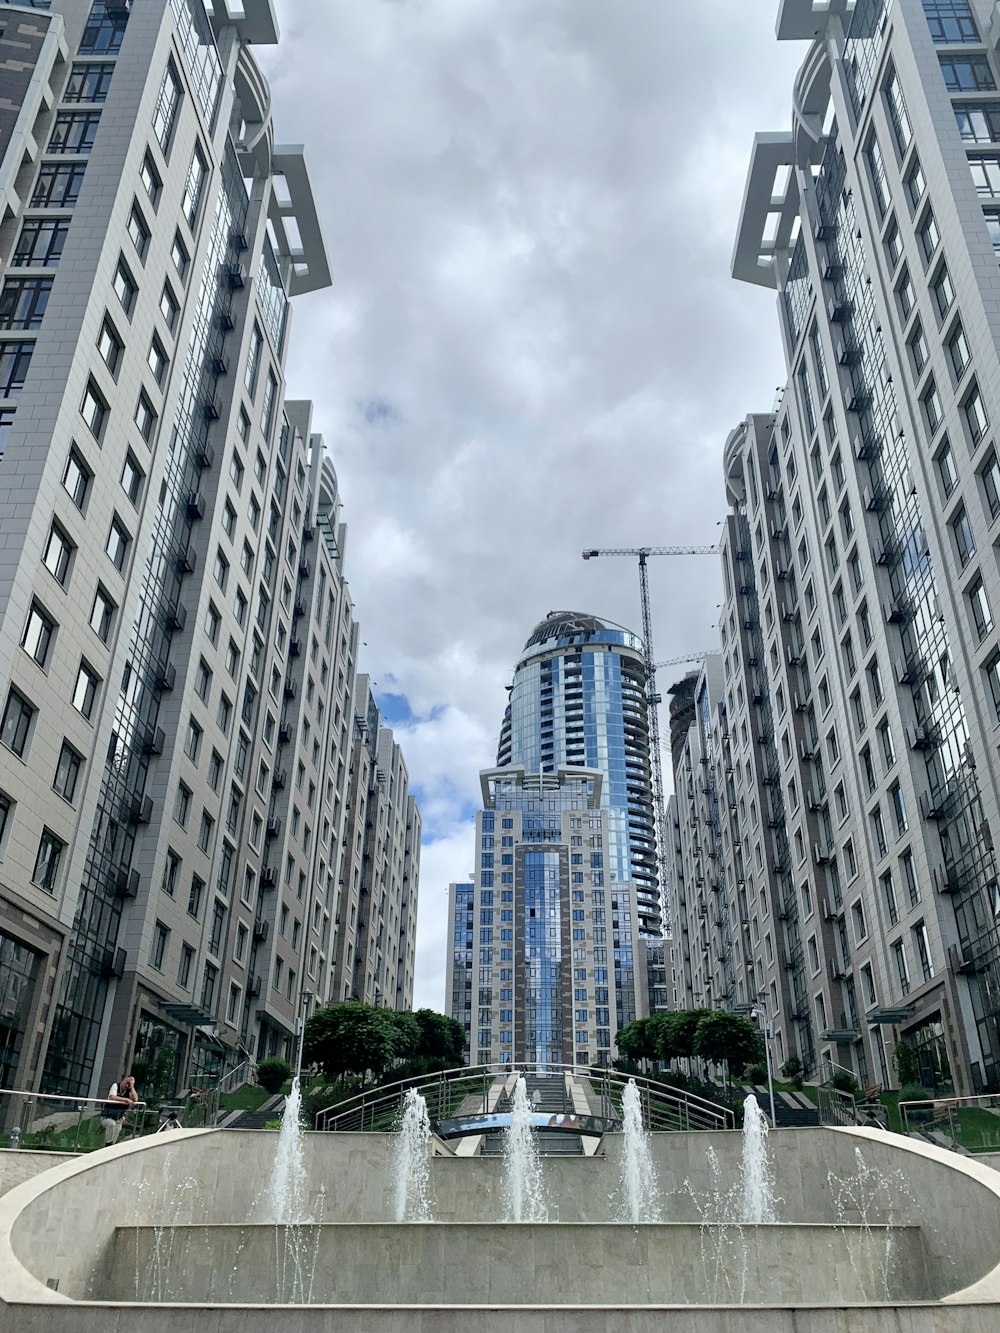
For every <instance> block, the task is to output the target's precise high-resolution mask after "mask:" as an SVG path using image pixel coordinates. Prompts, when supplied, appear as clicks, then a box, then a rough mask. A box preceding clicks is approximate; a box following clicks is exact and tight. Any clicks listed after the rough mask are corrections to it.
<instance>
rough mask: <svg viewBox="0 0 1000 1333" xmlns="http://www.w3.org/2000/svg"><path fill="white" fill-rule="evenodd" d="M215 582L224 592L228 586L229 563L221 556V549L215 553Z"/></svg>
mask: <svg viewBox="0 0 1000 1333" xmlns="http://www.w3.org/2000/svg"><path fill="white" fill-rule="evenodd" d="M215 581H216V583H217V584H218V585H219V587H220V588H221V589H222V591H223V592H225V591H226V588H227V586H228V584H229V561H228V560H227V559H226V557H225V556H224V555H223V553H222V551H221V549H220V550H217V551H216V553H215Z"/></svg>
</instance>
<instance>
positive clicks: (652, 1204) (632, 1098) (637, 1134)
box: [622, 1078, 660, 1222]
mask: <svg viewBox="0 0 1000 1333" xmlns="http://www.w3.org/2000/svg"><path fill="white" fill-rule="evenodd" d="M622 1133H623V1151H622V1191H623V1193H624V1195H625V1221H626V1222H659V1220H660V1201H659V1189H658V1187H657V1183H656V1167H655V1166H654V1165H653V1155H652V1153H651V1151H650V1144H649V1135H648V1133H647V1132H646V1130H645V1129H643V1125H642V1103H641V1100H640V1098H639V1089H638V1088H637V1087H636V1083H635V1079H634V1078H630V1079H629V1081H628V1083H627V1085H626V1087H625V1091H624V1093H623V1094H622Z"/></svg>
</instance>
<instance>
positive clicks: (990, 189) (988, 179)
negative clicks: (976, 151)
mask: <svg viewBox="0 0 1000 1333" xmlns="http://www.w3.org/2000/svg"><path fill="white" fill-rule="evenodd" d="M969 170H970V171H971V172H972V183H973V185H975V187H976V194H978V195H979V197H980V199H996V198H998V197H1000V157H970V158H969Z"/></svg>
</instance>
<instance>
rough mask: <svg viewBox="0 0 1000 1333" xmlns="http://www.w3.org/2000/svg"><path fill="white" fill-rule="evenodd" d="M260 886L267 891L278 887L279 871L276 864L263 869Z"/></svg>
mask: <svg viewBox="0 0 1000 1333" xmlns="http://www.w3.org/2000/svg"><path fill="white" fill-rule="evenodd" d="M260 887H261V889H263V890H265V891H267V892H270V890H271V889H276V888H277V887H278V872H277V870H275V868H274V866H267V867H266V868H265V869H264V870H262V871H261V874H260Z"/></svg>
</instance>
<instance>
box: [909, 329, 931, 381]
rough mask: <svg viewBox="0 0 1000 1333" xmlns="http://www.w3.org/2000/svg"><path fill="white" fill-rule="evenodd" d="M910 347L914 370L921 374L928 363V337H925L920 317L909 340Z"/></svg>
mask: <svg viewBox="0 0 1000 1333" xmlns="http://www.w3.org/2000/svg"><path fill="white" fill-rule="evenodd" d="M908 346H909V348H910V360H911V361H912V362H913V371H914V374H915V375H918V376H919V374H920V372H921V371H922V370H923V368H924V366H926V365H927V339H926V338H925V337H924V330H923V325H922V324H921V323H920V320H919V319H918V320H917V322H916V324H914V326H913V332H912V333H911V334H910V337H909V340H908Z"/></svg>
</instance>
